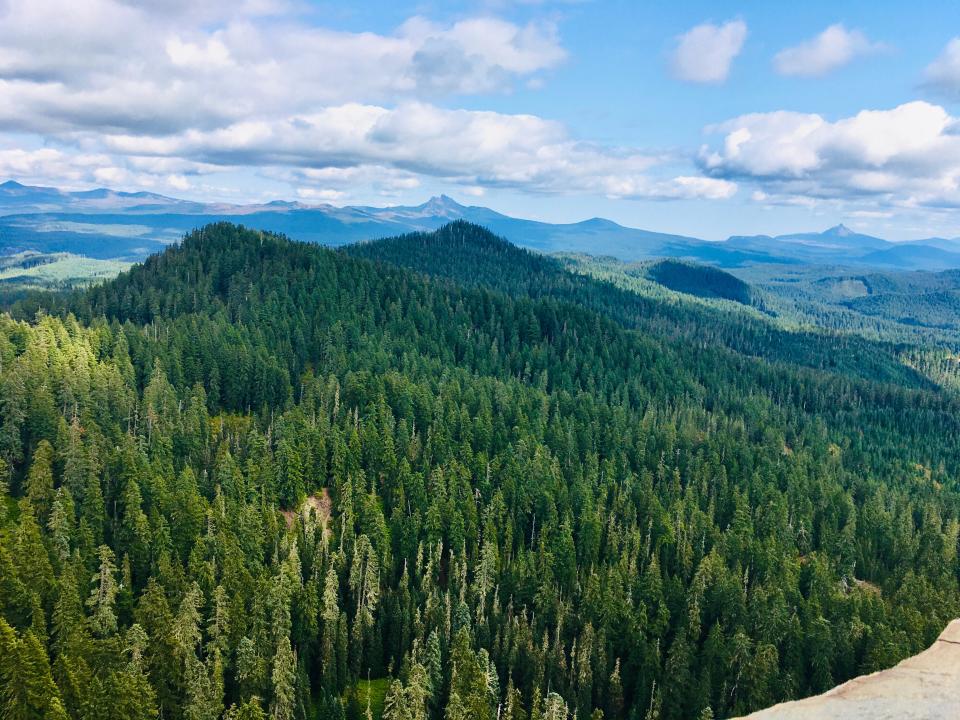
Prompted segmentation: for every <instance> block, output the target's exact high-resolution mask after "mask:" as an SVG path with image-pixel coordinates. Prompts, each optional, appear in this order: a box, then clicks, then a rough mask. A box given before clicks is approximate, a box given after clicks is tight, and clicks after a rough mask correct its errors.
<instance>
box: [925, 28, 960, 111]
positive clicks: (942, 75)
mask: <svg viewBox="0 0 960 720" xmlns="http://www.w3.org/2000/svg"><path fill="white" fill-rule="evenodd" d="M924 80H925V82H926V84H927V85H928V86H929V87H930V88H932V89H933V90H935V91H936V92H938V93H939V94H941V95H943V96H944V97H947V98H949V99H950V100H958V99H960V37H955V38H953V40H951V41H950V42H949V43H947V46H946V47H945V48H944V49H943V52H941V53H940V55H939V57H937V59H936V60H934V61H933V62H932V63H930V64H929V65H928V66H927V67H926V70H924Z"/></svg>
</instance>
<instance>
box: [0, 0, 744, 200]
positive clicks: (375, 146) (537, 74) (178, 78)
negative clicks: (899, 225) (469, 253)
mask: <svg viewBox="0 0 960 720" xmlns="http://www.w3.org/2000/svg"><path fill="white" fill-rule="evenodd" d="M717 31H718V32H719V36H720V37H721V39H722V38H726V40H725V42H727V43H729V42H731V40H732V41H736V44H737V45H738V47H739V44H740V43H742V35H743V34H744V33H745V27H743V24H742V23H739V22H738V21H737V22H733V23H728V24H727V25H725V26H723V27H722V28H717ZM737 36H739V40H737ZM710 52H712V53H713V54H714V55H713V57H714V60H715V59H716V56H717V53H719V54H720V55H724V52H725V51H723V50H717V49H716V48H714V49H713V50H710ZM734 54H735V53H734ZM731 57H732V56H731ZM564 58H565V51H564V49H563V47H562V45H561V44H560V40H559V37H558V35H557V31H556V28H555V27H554V26H553V25H551V24H549V23H541V22H531V23H527V24H517V23H513V22H509V21H507V20H503V19H500V18H496V17H489V16H483V17H474V18H464V19H461V20H458V21H456V22H452V23H445V24H441V23H436V22H433V21H431V20H428V19H426V18H422V17H414V18H411V19H409V20H408V21H406V22H404V23H402V24H401V25H400V26H399V27H397V28H396V29H395V30H394V31H393V32H390V33H370V32H345V31H339V30H332V29H329V28H325V27H322V26H317V25H314V24H310V23H308V22H307V20H306V19H305V16H302V15H299V14H298V10H297V6H296V5H292V4H291V5H289V6H288V5H287V3H286V2H285V1H284V0H235V1H234V2H227V0H213V2H210V3H199V4H198V3H192V2H186V1H183V0H162V1H161V0H148V1H147V2H134V1H133V0H44V2H26V1H25V0H24V1H20V0H17V1H16V2H6V3H4V2H3V0H0V132H3V131H6V132H8V133H23V134H25V135H28V136H31V137H34V138H35V137H36V136H38V135H39V136H40V137H42V139H43V141H44V143H46V144H47V145H48V146H50V147H55V148H56V149H52V150H49V151H48V155H45V156H43V155H35V156H31V157H32V159H29V158H20V157H14V156H13V155H10V156H9V157H8V158H7V160H6V163H5V164H4V162H3V158H2V157H0V176H3V175H6V176H10V177H17V178H22V179H25V180H31V179H34V178H36V177H37V175H38V174H40V172H41V168H43V167H45V168H46V173H45V174H46V177H47V178H50V179H51V181H52V182H55V183H56V182H76V183H84V182H86V183H91V184H114V185H126V186H143V187H154V188H161V187H162V188H172V189H175V190H181V191H182V190H186V189H188V188H190V187H196V186H197V185H196V180H197V179H198V178H199V177H200V176H203V175H208V174H211V173H217V172H232V171H236V170H237V169H250V168H255V169H256V171H257V172H258V173H260V174H261V175H263V176H265V177H266V178H268V179H271V180H279V181H281V182H286V183H289V184H290V185H291V186H292V187H293V188H296V191H297V192H298V194H299V195H300V197H302V198H304V199H312V200H318V201H319V200H339V199H343V198H344V197H346V196H347V194H348V193H349V192H350V191H351V189H353V188H356V187H358V186H362V187H364V188H365V189H367V190H369V189H373V190H374V191H375V192H377V193H379V194H382V195H395V194H397V193H403V192H404V191H410V190H413V189H416V188H417V187H418V186H419V185H420V183H421V181H422V179H424V178H430V179H435V180H441V181H445V182H449V183H454V184H457V185H459V186H461V187H463V188H466V189H469V191H470V192H482V191H483V189H484V188H495V187H505V188H512V189H518V190H522V191H527V192H534V193H571V192H580V193H595V194H601V195H606V196H610V197H620V198H657V199H674V198H695V197H702V198H715V199H722V198H726V197H730V196H731V195H732V194H734V193H735V192H736V184H735V182H734V181H732V180H728V179H724V178H714V177H696V176H693V175H691V174H680V175H679V176H677V177H674V175H677V173H675V172H671V171H668V170H667V169H666V168H665V166H666V165H667V163H666V159H665V158H663V157H660V156H658V155H656V154H651V153H646V152H642V151H640V150H638V149H637V148H618V147H610V146H605V145H599V144H594V143H589V142H584V141H580V140H577V139H575V138H573V137H572V136H571V135H570V134H569V133H568V132H567V130H566V129H565V128H564V127H563V126H562V125H561V124H559V123H556V122H552V121H550V120H546V119H544V118H541V117H537V116H534V115H524V114H504V113H497V112H488V111H479V110H469V111H468V110H457V109H450V108H442V107H440V106H439V105H440V102H439V101H440V99H441V98H442V99H444V100H445V101H446V104H449V103H450V102H451V100H450V98H452V97H454V96H461V95H466V94H485V93H491V92H497V91H503V90H509V89H511V88H512V87H513V86H514V85H519V84H529V83H531V82H533V83H536V82H537V81H538V80H539V79H541V77H542V73H543V72H544V71H548V70H549V69H551V68H553V67H556V66H557V65H558V64H560V63H561V62H562V61H563V60H564ZM724 62H726V63H727V64H729V58H727V60H725V61H724ZM0 138H2V135H0ZM49 153H53V155H50V154H49ZM43 158H46V160H43ZM25 163H26V165H25ZM30 163H32V164H30ZM27 165H29V167H28V166H27ZM688 173H689V171H688Z"/></svg>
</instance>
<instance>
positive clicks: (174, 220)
mask: <svg viewBox="0 0 960 720" xmlns="http://www.w3.org/2000/svg"><path fill="white" fill-rule="evenodd" d="M224 220H228V221H229V220H242V222H243V223H244V224H245V225H246V226H247V227H253V228H257V229H260V230H265V231H271V232H279V233H283V234H286V235H289V236H291V237H295V238H297V239H299V240H304V241H307V242H316V243H320V244H324V245H331V246H338V245H343V244H348V243H354V242H359V241H362V240H371V239H377V238H384V237H391V236H394V235H399V234H403V233H407V232H413V231H421V232H422V231H431V230H436V229H438V228H439V227H441V226H442V225H444V224H446V223H448V222H450V221H452V220H466V221H468V222H472V223H476V224H479V225H483V226H484V227H486V228H488V229H489V230H491V231H492V232H494V233H496V234H498V235H501V236H503V237H506V238H508V239H509V240H510V241H511V242H514V243H516V244H518V245H522V246H524V247H528V248H532V249H535V250H540V251H543V252H562V253H589V254H593V255H609V256H613V257H617V258H620V259H621V260H627V261H637V260H649V259H654V258H661V257H671V258H680V259H686V260H693V261H697V262H703V263H709V264H714V265H719V266H721V267H727V268H739V267H745V266H749V265H752V264H757V263H761V264H771V263H779V264H784V263H786V264H812V263H818V264H835V265H859V266H864V267H876V268H890V267H903V268H918V269H931V270H939V269H945V268H948V267H960V243H958V242H956V241H952V240H943V239H937V238H932V239H930V240H929V241H927V240H917V241H914V242H904V243H891V242H888V241H886V240H882V239H880V238H876V237H872V236H869V235H864V234H860V233H856V232H854V231H852V230H850V229H849V228H847V227H845V226H844V225H837V226H835V227H832V228H830V229H828V230H826V231H824V232H820V233H793V234H787V235H781V236H778V237H769V236H754V237H740V236H734V237H730V238H728V239H727V240H726V241H723V242H707V241H704V240H700V239H698V238H693V237H688V236H683V235H675V234H669V233H663V232H653V231H649V230H642V229H637V228H630V227H624V226H623V225H619V224H618V223H615V222H612V221H610V220H606V219H603V218H591V219H589V220H584V221H582V222H575V223H561V224H555V223H546V222H538V221H534V220H525V219H522V218H514V217H510V216H507V215H504V214H502V213H499V212H496V211H494V210H491V209H489V208H485V207H479V206H473V205H462V204H460V203H458V202H456V201H455V200H453V199H452V198H450V197H447V196H445V195H441V196H439V197H433V198H430V199H429V200H428V201H427V202H425V203H422V204H420V205H412V206H394V207H372V206H356V207H350V206H346V207H336V206H333V205H308V204H304V203H300V202H283V201H274V202H266V203H255V204H248V205H235V204H229V203H199V202H192V201H189V200H181V199H176V198H169V197H165V196H162V195H157V194H154V193H144V192H137V193H124V192H117V191H113V190H108V189H104V188H101V189H97V190H91V191H85V192H66V191H62V190H58V189H56V188H43V187H30V186H25V185H21V184H19V183H15V182H7V183H4V184H3V185H0V253H3V254H9V253H14V252H24V251H34V252H81V253H83V254H87V255H90V256H92V257H98V258H123V259H131V258H136V259H142V258H143V257H146V256H147V255H148V254H150V253H151V252H155V251H157V250H159V249H160V247H159V246H160V245H162V244H165V243H170V242H174V241H176V240H178V239H179V238H180V237H181V236H182V235H183V234H184V233H186V232H189V231H190V230H193V229H194V228H197V227H201V226H203V225H206V224H209V223H212V222H219V221H224Z"/></svg>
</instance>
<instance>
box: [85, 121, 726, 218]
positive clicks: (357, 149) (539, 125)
mask: <svg viewBox="0 0 960 720" xmlns="http://www.w3.org/2000/svg"><path fill="white" fill-rule="evenodd" d="M103 143H104V147H105V149H106V150H107V151H109V152H111V153H113V154H119V155H123V154H127V153H136V154H139V155H144V154H147V153H152V154H155V155H156V156H158V157H176V158H184V159H188V160H190V161H192V162H195V163H197V164H198V166H202V167H208V166H216V165H219V166H223V167H236V166H263V167H292V168H299V169H298V170H296V171H295V172H297V173H298V174H299V177H300V178H302V179H306V180H308V181H311V182H314V183H316V184H318V185H319V186H322V187H331V186H335V185H336V184H337V182H339V181H346V182H350V181H354V180H356V179H358V177H359V176H361V175H365V176H367V177H369V176H370V175H371V174H382V175H384V176H385V177H386V178H389V179H390V180H391V181H392V182H393V188H394V189H401V188H409V187H411V186H414V185H413V183H414V182H415V179H416V177H417V176H427V177H432V178H437V179H442V180H445V181H448V182H453V183H457V184H460V185H463V186H465V187H508V188H515V189H522V190H526V191H530V192H538V193H569V192H587V193H596V194H601V195H607V196H610V197H626V198H662V199H671V198H689V197H706V198H714V199H720V198H725V197H729V196H730V195H731V194H732V193H733V192H734V191H735V189H736V186H735V184H734V183H732V182H730V181H726V180H722V179H715V178H704V177H688V176H684V177H677V178H673V179H659V178H653V177H651V176H650V173H649V171H650V170H652V169H653V168H654V167H656V166H658V165H659V164H661V158H659V157H656V156H653V155H649V154H645V153H641V152H638V151H636V150H631V149H620V148H609V147H605V146H599V145H594V144H591V143H584V142H579V141H576V140H574V139H572V138H571V137H570V136H569V135H568V133H567V131H566V129H565V128H564V127H563V126H562V125H560V124H559V123H555V122H551V121H549V120H544V119H543V118H539V117H536V116H534V115H506V114H502V113H495V112H489V111H468V110H447V109H443V108H439V107H436V106H434V105H430V104H426V103H405V104H402V105H400V106H398V107H396V108H393V109H390V108H385V107H381V106H377V105H360V104H356V103H351V104H346V105H339V106H332V107H327V108H324V109H322V110H320V111H318V112H316V113H311V114H308V115H297V116H295V117H292V118H284V119H280V120H277V121H274V122H268V121H247V122H238V123H235V124H232V125H227V126H225V127H222V128H217V129H214V130H210V131H201V130H189V131H186V132H184V133H181V134H178V135H168V136H164V137H158V138H151V139H147V140H145V139H144V138H143V137H141V136H136V135H112V136H108V137H106V138H104V139H103Z"/></svg>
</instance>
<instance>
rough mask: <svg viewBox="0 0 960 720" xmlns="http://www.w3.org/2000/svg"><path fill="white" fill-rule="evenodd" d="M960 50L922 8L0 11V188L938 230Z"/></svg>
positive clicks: (947, 191)
mask: <svg viewBox="0 0 960 720" xmlns="http://www.w3.org/2000/svg"><path fill="white" fill-rule="evenodd" d="M195 5H200V6H201V7H199V8H197V7H195ZM958 36H960V9H958V8H957V7H956V4H955V3H948V2H933V1H927V2H915V3H912V4H910V5H909V6H907V5H905V4H903V3H893V2H883V3H878V2H843V3H838V2H833V3H828V2H803V3H772V2H741V3H726V2H724V3H720V2H684V3H669V2H660V1H650V2H637V1H636V0H634V1H633V2H621V1H619V0H609V1H603V0H595V1H589V0H585V1H582V2H550V1H549V0H543V1H541V2H535V1H528V2H511V1H510V0H499V1H498V0H490V1H488V2H459V3H456V2H420V3H410V4H405V3H397V2H365V3H349V4H348V3H330V2H313V3H309V2H300V1H297V0H292V1H289V2H288V1H287V0H239V1H232V2H228V1H227V0H212V1H211V2H206V3H202V4H195V3H191V2H187V0H144V1H141V2H134V1H133V0H74V1H73V2H67V1H66V0H0V48H2V50H0V176H2V177H13V178H15V179H18V180H21V181H23V182H33V183H44V184H52V185H58V186H63V187H71V188H86V187H92V186H100V185H106V186H111V187H116V188H119V189H128V190H132V189H137V190H139V189H148V190H154V191H157V192H162V193H166V194H172V195H179V196H185V197H193V198H201V199H209V200H222V201H228V202H255V201H261V200H264V199H274V198H284V199H300V200H302V201H304V202H308V203H320V202H332V203H335V204H376V205H385V204H408V203H418V202H422V201H423V200H425V199H426V198H427V197H429V196H430V195H431V194H436V193H440V192H444V193H447V194H449V195H451V196H453V197H454V198H456V199H458V200H460V201H461V202H465V203H473V204H483V205H487V206H490V207H493V208H495V209H498V210H501V211H503V212H508V213H510V214H515V215H520V216H526V217H536V218H542V219H546V220H551V221H557V222H565V221H575V220H580V219H584V218H587V217H591V216H597V215H600V216H605V217H609V218H612V219H614V220H617V221H619V222H622V223H624V224H628V225H633V226H638V227H645V228H649V229H654V230H661V231H668V232H678V233H684V234H691V235H696V236H700V237H705V238H710V239H714V238H722V237H726V236H727V235H730V234H752V233H771V234H775V233H779V232H788V231H796V230H810V229H818V228H824V227H827V226H830V225H833V224H836V223H839V222H844V223H846V224H848V225H850V226H851V227H855V228H857V229H859V230H861V231H865V232H872V233H875V234H878V235H882V236H885V237H890V238H893V239H907V238H918V237H925V236H930V235H944V236H956V235H960V221H958V220H957V212H956V209H957V207H958V206H960V124H958V121H957V118H958V117H960V109H958V107H957V105H958V101H960V40H957V39H955V38H957V37H958Z"/></svg>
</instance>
